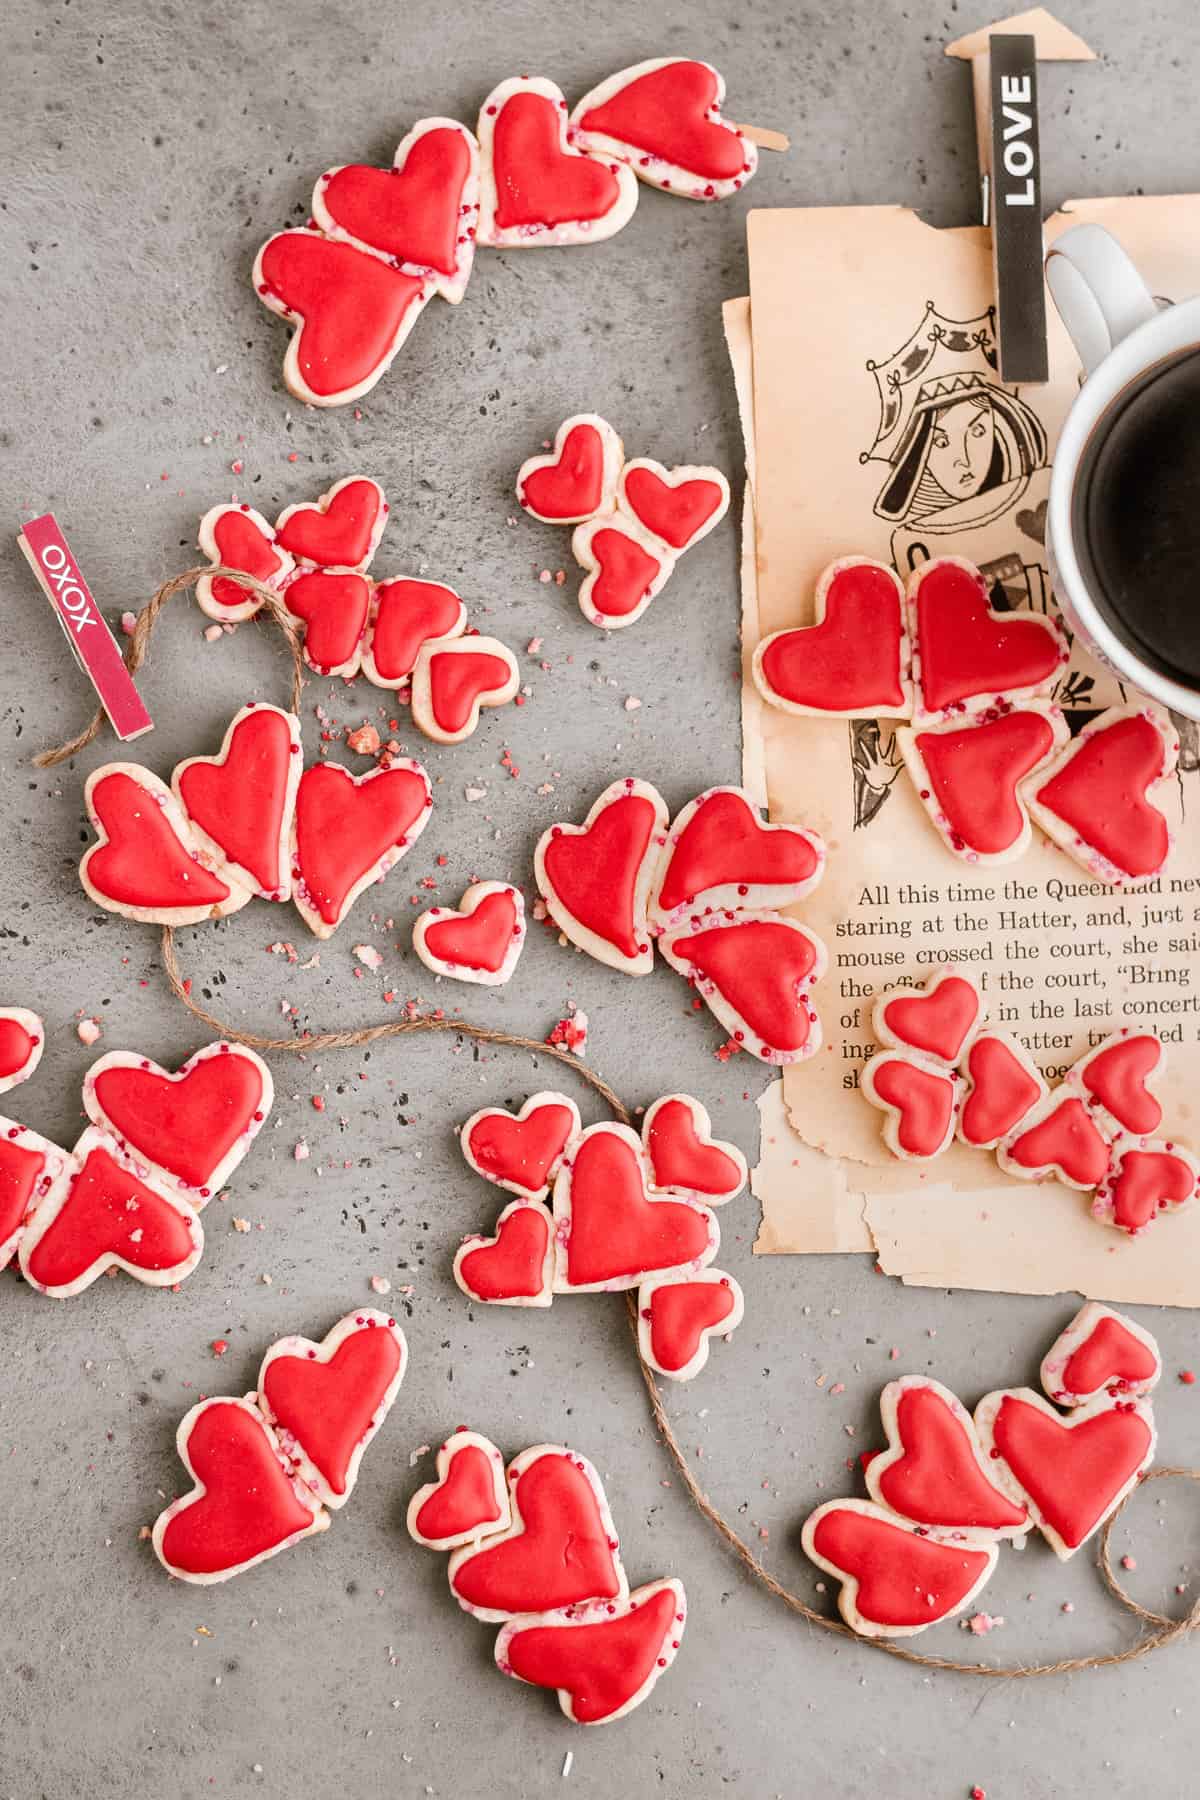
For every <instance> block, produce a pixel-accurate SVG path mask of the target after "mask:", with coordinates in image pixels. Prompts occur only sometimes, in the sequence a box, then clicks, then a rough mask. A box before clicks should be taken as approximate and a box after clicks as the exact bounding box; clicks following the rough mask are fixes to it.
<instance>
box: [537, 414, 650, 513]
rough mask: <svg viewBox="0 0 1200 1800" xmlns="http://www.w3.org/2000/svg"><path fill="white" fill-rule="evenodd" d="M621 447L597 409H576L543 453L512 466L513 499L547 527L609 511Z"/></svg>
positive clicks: (621, 458)
mask: <svg viewBox="0 0 1200 1800" xmlns="http://www.w3.org/2000/svg"><path fill="white" fill-rule="evenodd" d="M624 455H625V448H624V445H623V444H622V443H621V440H620V438H619V437H618V436H617V434H616V432H615V431H614V430H613V428H612V426H611V425H610V424H609V423H608V420H607V419H602V418H601V417H600V415H599V413H575V414H573V415H572V417H571V418H569V419H564V420H563V422H562V424H561V425H560V426H559V428H558V430H557V431H556V432H555V434H554V448H553V449H552V450H551V451H550V452H549V454H548V455H543V456H530V457H528V458H527V459H526V461H525V462H523V463H522V464H521V467H520V468H519V469H518V470H517V499H518V500H519V501H520V503H521V505H522V506H523V507H524V508H525V511H526V512H527V513H529V514H530V515H531V516H532V517H533V518H535V519H541V520H542V521H543V522H544V523H545V524H547V525H580V524H582V523H583V521H584V520H585V519H594V518H598V517H599V516H600V514H602V513H611V512H612V510H613V507H614V506H615V504H616V496H617V477H618V475H619V474H620V472H621V463H622V460H623V458H624Z"/></svg>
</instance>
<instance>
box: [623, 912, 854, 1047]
mask: <svg viewBox="0 0 1200 1800" xmlns="http://www.w3.org/2000/svg"><path fill="white" fill-rule="evenodd" d="M658 945H659V949H660V950H661V951H662V954H663V956H664V958H665V960H666V961H667V962H668V963H670V965H671V967H672V968H673V969H675V970H676V971H677V972H678V973H679V974H680V975H683V976H685V977H686V978H687V980H688V982H689V983H690V985H691V986H692V987H693V988H694V989H695V991H696V992H697V993H698V994H699V995H700V997H701V998H702V999H703V1001H704V1003H705V1005H706V1006H707V1007H708V1009H709V1011H710V1012H711V1013H712V1014H713V1015H714V1017H715V1018H717V1019H718V1020H719V1021H720V1023H721V1024H722V1025H723V1026H724V1028H725V1030H726V1031H728V1032H729V1034H730V1036H731V1038H732V1039H733V1042H734V1043H735V1044H736V1045H737V1047H738V1049H739V1050H745V1051H746V1052H747V1054H748V1055H750V1056H755V1057H757V1058H758V1060H759V1061H760V1062H765V1063H773V1064H779V1065H780V1066H783V1065H786V1064H788V1063H795V1062H803V1061H804V1060H805V1059H806V1058H807V1057H810V1056H814V1055H815V1054H816V1052H817V1051H818V1050H819V1049H820V1047H821V1021H820V1018H819V1016H818V1014H817V1011H816V1008H815V1007H814V1006H813V1004H812V997H811V996H812V989H813V986H814V985H815V983H816V982H818V981H819V980H820V978H821V976H822V975H824V973H825V970H826V969H827V968H828V966H829V955H828V952H827V951H826V948H825V946H824V944H823V943H822V942H821V939H820V938H819V937H818V936H817V935H816V933H815V932H813V931H809V930H808V928H807V926H804V925H801V924H800V923H799V922H798V921H797V920H795V919H789V918H787V917H785V916H784V914H782V913H775V912H765V911H760V912H731V911H723V912H719V913H711V914H705V915H704V916H703V917H702V918H700V919H697V920H695V921H692V922H690V923H689V924H688V925H686V926H684V927H682V928H680V927H678V926H672V927H670V928H669V929H668V930H666V931H664V932H663V934H662V936H661V937H660V938H659V939H658Z"/></svg>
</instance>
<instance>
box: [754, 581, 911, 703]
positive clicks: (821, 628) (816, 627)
mask: <svg viewBox="0 0 1200 1800" xmlns="http://www.w3.org/2000/svg"><path fill="white" fill-rule="evenodd" d="M813 605H814V622H813V623H812V624H811V625H802V626H794V627H790V628H789V629H787V630H785V631H775V632H772V634H771V635H770V637H766V638H763V640H762V642H761V643H760V644H759V645H758V648H757V649H756V650H755V652H754V665H753V672H754V682H755V686H756V687H757V688H758V691H759V693H760V694H761V695H762V697H763V699H764V700H766V701H767V702H768V703H769V704H770V705H771V706H777V707H779V709H780V710H781V711H782V712H790V713H799V714H801V715H804V714H812V715H813V716H815V717H817V718H827V719H873V718H875V717H876V716H877V715H878V714H880V713H884V714H888V715H890V716H891V717H892V718H900V719H906V718H908V716H909V714H910V713H911V712H912V679H911V664H912V653H911V649H910V646H909V638H908V629H907V624H906V618H905V610H904V589H903V587H902V586H901V585H900V581H899V579H898V577H897V576H896V574H895V572H894V570H892V569H889V568H888V567H887V566H886V565H885V564H883V563H878V562H873V561H872V560H871V558H870V557H867V556H844V557H842V558H841V559H840V561H838V562H835V563H830V565H829V567H828V568H827V569H825V570H824V571H823V572H822V574H821V577H820V579H819V580H818V582H817V588H816V595H815V597H814V603H813Z"/></svg>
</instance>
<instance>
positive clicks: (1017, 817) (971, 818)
mask: <svg viewBox="0 0 1200 1800" xmlns="http://www.w3.org/2000/svg"><path fill="white" fill-rule="evenodd" d="M1054 741H1055V740H1054V728H1053V726H1052V725H1051V723H1050V721H1049V720H1048V719H1047V718H1046V716H1045V714H1044V713H1040V712H1032V711H1020V710H1017V711H1014V712H1010V713H1005V714H1004V715H1003V716H1002V717H1001V718H998V719H987V720H985V721H984V723H982V724H980V725H965V726H963V727H962V728H961V729H958V730H954V731H920V732H917V733H915V734H914V738H913V742H914V745H915V747H916V750H917V752H918V754H919V756H920V758H921V761H922V763H923V764H924V780H927V781H928V783H929V786H930V787H931V788H932V790H933V795H934V798H935V799H936V801H937V806H938V809H939V811H940V812H941V814H942V820H941V821H939V824H940V825H941V828H942V829H943V830H944V831H945V832H946V835H947V836H948V838H949V839H950V843H951V845H952V847H953V848H954V849H956V850H973V851H975V852H977V853H978V854H979V855H980V856H1002V855H1003V854H1004V852H1005V851H1006V850H1012V849H1013V848H1014V846H1015V845H1017V844H1018V843H1019V842H1020V840H1021V838H1022V836H1023V834H1024V833H1025V832H1026V831H1027V829H1028V821H1027V818H1026V813H1025V809H1024V807H1023V806H1022V804H1021V802H1020V799H1019V798H1018V795H1017V784H1018V783H1019V782H1020V781H1021V780H1022V779H1023V777H1025V776H1026V775H1028V774H1030V772H1031V771H1032V770H1034V769H1036V768H1037V766H1038V764H1039V763H1040V762H1041V761H1043V759H1044V758H1045V757H1046V756H1047V755H1048V754H1049V753H1050V751H1051V750H1052V749H1053V748H1054ZM914 779H915V780H916V781H917V785H918V787H919V788H920V787H922V786H923V781H922V777H921V776H919V775H917V774H916V772H915V771H914ZM922 798H923V799H924V798H925V796H924V794H923V793H922ZM943 821H944V823H943Z"/></svg>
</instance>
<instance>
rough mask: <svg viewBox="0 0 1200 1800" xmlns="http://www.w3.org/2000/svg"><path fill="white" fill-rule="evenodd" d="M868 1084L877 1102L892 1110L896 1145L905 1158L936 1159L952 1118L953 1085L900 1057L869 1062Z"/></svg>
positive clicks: (936, 1074)
mask: <svg viewBox="0 0 1200 1800" xmlns="http://www.w3.org/2000/svg"><path fill="white" fill-rule="evenodd" d="M871 1084H872V1086H873V1088H874V1092H875V1094H876V1096H877V1097H878V1099H879V1100H882V1101H886V1102H887V1104H888V1105H889V1106H892V1107H895V1109H896V1111H897V1113H898V1114H899V1118H898V1119H897V1120H896V1142H897V1145H898V1147H899V1148H900V1149H901V1150H902V1151H904V1153H905V1154H906V1155H907V1156H936V1155H937V1154H938V1152H939V1151H940V1150H942V1149H944V1148H945V1144H946V1139H947V1135H948V1133H949V1131H950V1126H951V1123H952V1121H953V1118H954V1083H953V1082H952V1081H951V1080H950V1078H949V1076H948V1075H943V1074H942V1073H941V1072H940V1071H939V1070H936V1069H926V1068H922V1067H921V1065H920V1064H919V1063H915V1062H909V1061H908V1060H907V1059H906V1058H905V1057H904V1056H903V1055H896V1056H881V1057H877V1058H873V1059H872V1064H871Z"/></svg>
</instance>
